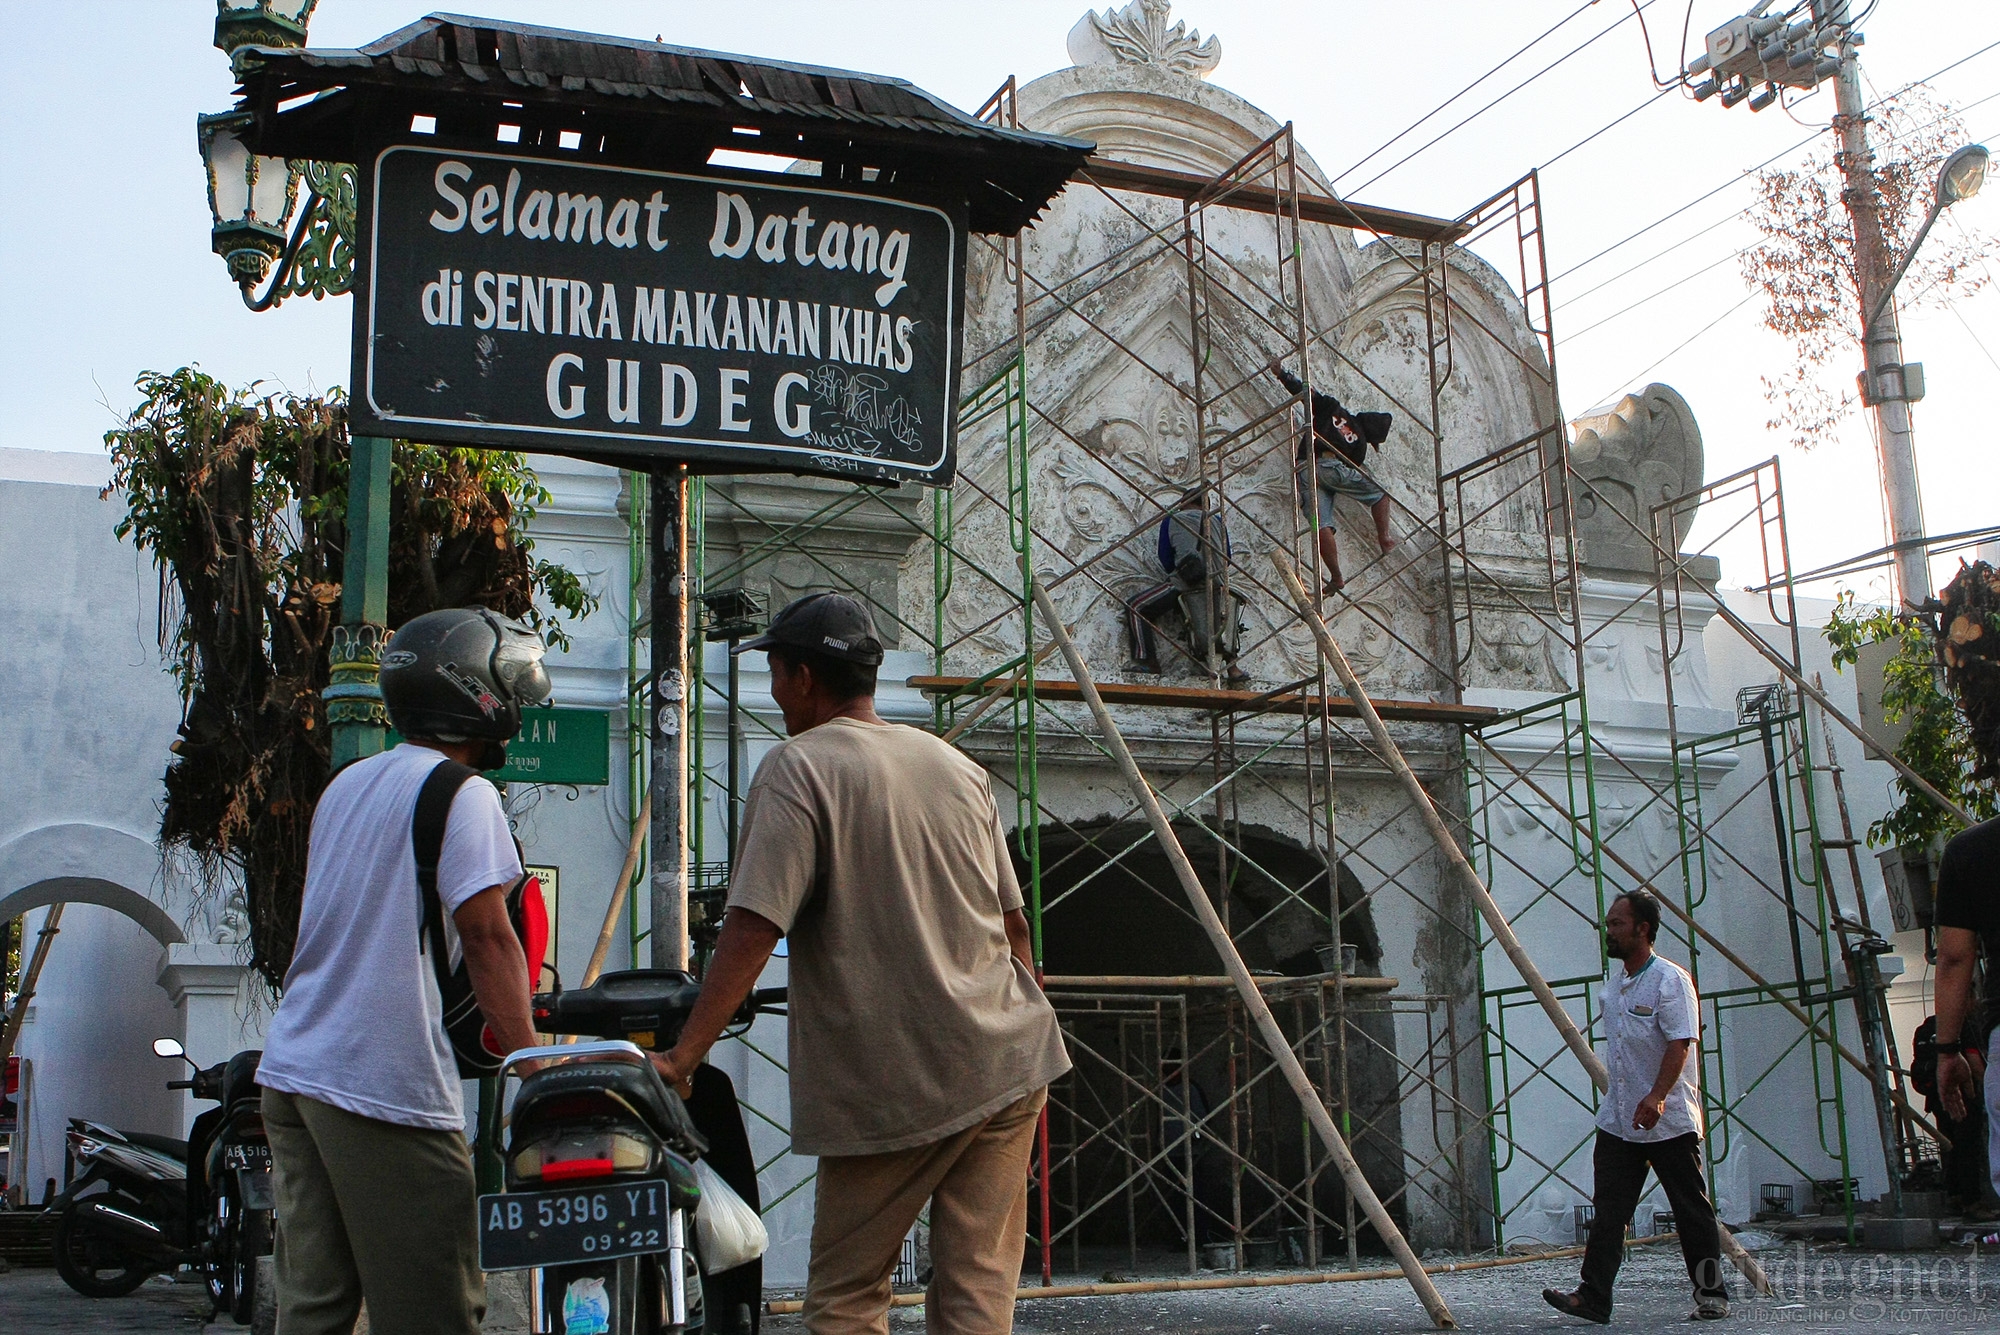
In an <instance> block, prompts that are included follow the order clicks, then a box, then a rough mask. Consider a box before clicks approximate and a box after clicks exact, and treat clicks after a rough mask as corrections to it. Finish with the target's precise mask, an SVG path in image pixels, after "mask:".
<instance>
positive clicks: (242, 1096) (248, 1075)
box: [222, 1048, 264, 1108]
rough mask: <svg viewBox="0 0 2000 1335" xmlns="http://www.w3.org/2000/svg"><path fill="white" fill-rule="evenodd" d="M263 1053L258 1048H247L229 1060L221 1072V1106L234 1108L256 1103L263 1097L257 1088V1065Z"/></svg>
mask: <svg viewBox="0 0 2000 1335" xmlns="http://www.w3.org/2000/svg"><path fill="white" fill-rule="evenodd" d="M263 1058H264V1053H263V1051H262V1050H261V1049H258V1048H249V1049H246V1050H245V1051H243V1052H239V1053H237V1054H236V1055H235V1056H234V1057H231V1058H230V1059H229V1064H228V1065H227V1066H225V1067H224V1068H223V1071H222V1106H223V1107H224V1108H234V1107H235V1106H236V1105H237V1104H239V1103H243V1102H246V1101H247V1102H253V1103H254V1102H256V1101H257V1100H259V1099H261V1098H262V1097H263V1094H262V1092H261V1091H260V1090H259V1089H258V1088H257V1063H258V1062H260V1061H262V1060H263Z"/></svg>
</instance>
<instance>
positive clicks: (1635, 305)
mask: <svg viewBox="0 0 2000 1335" xmlns="http://www.w3.org/2000/svg"><path fill="white" fill-rule="evenodd" d="M1749 250H1750V247H1749V246H1745V247H1744V248H1743V249H1742V250H1738V251H1735V252H1733V253H1731V254H1728V255H1724V256H1723V257H1722V258H1721V259H1719V260H1715V261H1713V262H1712V263H1709V264H1704V265H1702V266H1701V267H1700V268H1699V269H1696V270H1695V271H1694V272H1693V273H1691V274H1685V275H1683V276H1682V277H1680V278H1676V279H1675V280H1674V281H1673V282H1671V283H1668V284H1667V285H1666V286H1665V287H1663V288H1661V289H1659V290H1658V291H1657V292H1650V293H1648V294H1646V295H1645V296H1643V297H1641V298H1639V299H1638V300H1637V301H1635V302H1632V303H1631V304H1629V305H1626V306H1621V307H1619V308H1618V309H1617V310H1615V311H1613V312H1611V314H1609V315H1607V316H1604V317H1603V318H1601V319H1598V320H1593V321H1592V322H1591V323H1589V324H1587V325H1585V326H1584V327H1583V328H1581V329H1579V330H1577V331H1576V332H1575V333H1574V334H1564V335H1563V336H1562V337H1563V341H1564V342H1565V343H1567V342H1570V341H1571V340H1573V339H1579V338H1582V337H1583V336H1584V335H1585V334H1587V333H1589V332H1590V331H1591V330H1593V329H1596V328H1598V327H1600V326H1602V325H1607V324H1610V323H1611V322H1612V321H1613V320H1616V319H1617V318H1618V317H1619V316H1621V315H1625V314H1628V313H1629V312H1632V311H1636V310H1638V309H1639V308H1640V307H1641V306H1643V305H1645V304H1646V303H1647V302H1649V301H1654V300H1657V299H1658V298H1660V297H1664V296H1666V295H1667V293H1669V292H1672V291H1673V290H1674V289H1675V288H1678V287H1682V286H1685V285H1686V284H1688V283H1692V282H1693V281H1694V280H1695V279H1697V278H1699V277H1701V276H1702V275H1703V274H1705V273H1708V272H1710V271H1711V270H1714V269H1718V268H1720V267H1721V266H1723V265H1725V264H1727V263H1729V262H1730V261H1731V260H1734V259H1739V258H1741V257H1742V256H1743V255H1744V254H1746V253H1747V252H1748V251H1749Z"/></svg>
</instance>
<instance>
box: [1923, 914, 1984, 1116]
mask: <svg viewBox="0 0 2000 1335" xmlns="http://www.w3.org/2000/svg"><path fill="white" fill-rule="evenodd" d="M1978 952H1979V938H1978V937H1977V936H1976V935H1974V934H1973V932H1972V930H1971V929H1970V928H1966V927H1940V928H1938V934H1937V978H1936V981H1935V983H1934V984H1933V987H1932V996H1933V997H1935V998H1936V1005H1937V1053H1938V1069H1937V1085H1938V1097H1939V1099H1940V1100H1941V1101H1942V1102H1943V1104H1944V1110H1945V1112H1946V1113H1948V1114H1949V1115H1950V1116H1951V1119H1952V1120H1953V1121H1958V1120H1959V1119H1961V1118H1963V1117H1964V1116H1965V1096H1966V1094H1967V1092H1968V1091H1970V1090H1971V1089H1972V1088H1973V1079H1972V1068H1971V1066H1970V1064H1969V1063H1968V1062H1967V1061H1966V1060H1965V1057H1964V1055H1963V1054H1962V1053H1960V1052H1959V1050H1958V1045H1959V1044H1960V1043H1961V1042H1963V1041H1964V1038H1965V1015H1966V1012H1967V1011H1969V1010H1971V1009H1972V961H1973V959H1974V957H1975V956H1976V955H1977V954H1978Z"/></svg>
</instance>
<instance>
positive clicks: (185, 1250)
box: [53, 1038, 277, 1324]
mask: <svg viewBox="0 0 2000 1335" xmlns="http://www.w3.org/2000/svg"><path fill="white" fill-rule="evenodd" d="M153 1051H154V1053H156V1054H157V1055H159V1056H161V1057H170V1058H182V1059H185V1058H186V1056H187V1054H186V1053H185V1052H184V1051H183V1050H182V1048H181V1045H180V1044H179V1043H178V1042H176V1041H175V1040H173V1039H171V1038H162V1039H159V1040H157V1041H156V1042H155V1043H154V1044H153ZM262 1055H263V1054H262V1053H261V1052H258V1051H256V1050H254V1049H252V1050H248V1051H244V1052H239V1053H237V1054H236V1055H235V1056H234V1057H231V1058H230V1059H229V1060H228V1061H225V1062H218V1063H216V1064H215V1065H214V1066H211V1067H208V1068H207V1069H205V1070H204V1069H199V1068H197V1069H196V1071H195V1073H194V1075H193V1077H192V1078H190V1079H187V1080H170V1081H168V1082H167V1088H169V1089H185V1090H190V1091H192V1092H193V1094H194V1096H195V1097H196V1098H198V1099H212V1100H214V1101H215V1103H216V1105H217V1106H216V1107H213V1108H210V1109H208V1110H207V1111H206V1112H203V1113H202V1114H201V1115H200V1116H198V1117H196V1118H195V1120H194V1127H193V1129H192V1134H191V1136H190V1138H189V1139H188V1140H176V1139H174V1138H173V1137H171V1136H155V1135H149V1134H147V1133H145V1132H139V1131H119V1130H117V1129H115V1128H113V1127H109V1126H106V1125H104V1124H103V1123H101V1122H91V1121H86V1120H85V1119H83V1118H79V1117H73V1118H71V1119H70V1125H69V1153H70V1162H71V1177H70V1182H69V1186H68V1187H67V1188H66V1189H65V1190H64V1191H63V1193H62V1195H60V1196H58V1197H57V1198H56V1200H55V1202H54V1204H53V1208H54V1209H56V1210H58V1211H60V1215H59V1217H58V1218H57V1220H56V1235H55V1254H56V1272H57V1273H58V1274H60V1275H61V1276H62V1278H63V1282H64V1283H66V1284H68V1285H69V1286H70V1287H71V1288H72V1289H75V1290H76V1291H77V1292H78V1293H81V1294H84V1295H86V1296H88V1297H92V1298H113V1297H117V1296H119V1295H121V1294H126V1293H130V1292H132V1291H133V1290H134V1289H136V1288H138V1287H139V1286H140V1285H141V1284H143V1283H145V1282H146V1279H147V1277H148V1276H150V1275H155V1274H162V1273H168V1274H170V1273H172V1272H173V1271H175V1270H177V1269H179V1268H180V1267H181V1266H184V1265H192V1266H198V1267H200V1268H201V1271H202V1276H203V1280H204V1282H205V1283H206V1284H207V1287H208V1296H209V1302H210V1303H211V1304H212V1305H213V1307H214V1309H215V1311H217V1312H218V1313H220V1312H227V1313H228V1314H229V1315H230V1317H231V1318H232V1319H234V1320H235V1321H236V1322H238V1323H239V1324H248V1323H249V1320H250V1312H251V1308H252V1306H253V1304H254V1302H255V1298H256V1285H257V1258H258V1257H260V1256H268V1255H269V1254H270V1252H271V1214H272V1210H273V1209H274V1207H275V1206H276V1204H277V1201H276V1199H275V1195H274V1193H273V1189H272V1183H271V1147H270V1145H269V1144H268V1143H267V1142H266V1141H265V1139H264V1118H263V1114H262V1111H261V1110H260V1107H259V1102H258V1099H259V1095H258V1092H257V1062H258V1059H259V1058H260V1057H262ZM189 1064H190V1065H192V1064H193V1063H192V1062H190V1063H189ZM100 1188H101V1190H100Z"/></svg>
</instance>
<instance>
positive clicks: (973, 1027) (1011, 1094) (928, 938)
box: [658, 593, 1069, 1335]
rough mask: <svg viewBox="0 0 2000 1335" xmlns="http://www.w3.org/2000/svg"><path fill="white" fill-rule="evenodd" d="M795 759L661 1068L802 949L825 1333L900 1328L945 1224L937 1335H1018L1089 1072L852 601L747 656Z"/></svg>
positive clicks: (799, 986)
mask: <svg viewBox="0 0 2000 1335" xmlns="http://www.w3.org/2000/svg"><path fill="white" fill-rule="evenodd" d="M743 649H744V650H752V649H761V650H763V651H765V652H766V653H767V654H768V655H769V656H770V663H771V695H772V697H773V698H774V699H775V700H776V701H777V704H778V708H779V709H780V710H781V711H783V713H784V716H785V730H786V732H787V733H789V734H790V737H791V740H789V741H787V742H784V743H782V744H781V745H779V746H778V747H777V748H776V749H775V750H774V751H772V752H771V754H770V755H769V756H767V757H766V758H765V760H764V762H763V764H762V765H760V766H759V767H758V770H757V777H756V779H755V780H754V781H753V782H752V784H751V787H750V796H749V800H748V802H747V803H746V804H745V806H744V812H743V824H742V832H741V834H740V836H739V838H738V841H737V853H736V865H735V866H734V867H733V868H732V869H731V875H730V884H729V910H728V914H727V916H726V917H725V918H724V920H723V925H722V935H721V939H720V940H719V942H718V943H717V946H716V953H715V958H714V959H713V960H712V961H711V962H710V964H709V968H708V975H707V977H706V978H705V979H704V980H703V983H702V993H701V999H700V1001H699V1002H698V1003H697V1004H696V1007H695V1010H694V1014H693V1015H692V1016H691V1017H690V1018H689V1020H688V1023H687V1026H686V1028H685V1029H683V1030H682V1033H681V1037H680V1041H679V1042H678V1043H677V1044H676V1045H675V1047H674V1049H673V1050H672V1051H671V1052H669V1053H668V1054H666V1056H665V1057H664V1058H661V1059H658V1060H659V1061H660V1065H661V1070H662V1073H663V1074H664V1075H665V1076H666V1077H667V1079H669V1080H670V1081H673V1082H674V1083H676V1084H682V1083H683V1082H685V1081H686V1080H687V1079H688V1077H689V1076H690V1074H691V1073H692V1072H693V1071H694V1069H695V1067H696V1066H698V1065H699V1064H700V1062H701V1060H702V1057H703V1055H704V1054H705V1053H706V1052H707V1051H708V1049H709V1047H710V1045H712V1044H713V1043H714V1042H715V1040H716V1037H717V1036H718V1035H719V1034H721V1032H722V1030H723V1027H724V1025H726V1024H727V1023H728V1022H729V1019H730V1017H731V1016H732V1015H734V1014H735V1012H736V1009H737V1007H738V1006H739V1005H741V1004H742V1001H743V999H744V997H745V996H746V995H748V993H749V991H750V989H751V987H753V986H754V985H755V984H756V981H757V976H758V974H759V973H760V972H762V970H763V968H764V964H765V961H766V960H768V959H769V958H770V955H771V952H772V950H773V948H774V947H775V946H776V945H777V943H778V940H779V938H780V937H788V938H789V944H790V960H789V965H790V977H789V985H790V987H791V1003H790V1013H791V1020H790V1026H791V1030H790V1036H791V1045H790V1052H791V1090H792V1105H791V1106H792V1148H793V1149H794V1150H795V1151H796V1152H798V1153H800V1154H813V1155H818V1156H820V1159H819V1177H818V1184H817V1195H816V1199H815V1203H814V1209H813V1233H812V1260H811V1268H810V1270H809V1272H808V1275H807V1279H806V1297H805V1313H804V1316H805V1326H806V1329H807V1330H809V1331H811V1332H813V1335H834V1333H835V1332H838V1333H840V1335H846V1333H847V1332H857V1333H858V1332H866V1331H883V1330H886V1329H887V1325H886V1322H887V1312H888V1306H889V1284H890V1276H891V1273H892V1272H893V1271H894V1269H895V1265H896V1262H897V1259H898V1258H899V1256H900V1255H901V1251H902V1243H903V1238H904V1236H905V1235H906V1234H908V1232H909V1230H910V1226H911V1225H912V1224H914V1223H915V1222H916V1219H917V1214H918V1212H919V1211H920V1210H922V1209H923V1208H924V1205H925V1203H926V1201H928V1202H929V1204H930V1222H931V1259H932V1263H933V1272H932V1280H931V1285H930V1291H929V1295H928V1298H927V1304H928V1306H927V1309H926V1311H927V1314H928V1319H929V1322H930V1327H931V1329H932V1330H953V1331H960V1330H964V1331H974V1330H977V1331H1001V1330H1008V1329H1011V1328H1012V1324H1013V1309H1014V1290H1015V1287H1016V1285H1017V1284H1019V1282H1020V1277H1021V1254H1022V1249H1023V1244H1024V1242H1025V1239H1026V1224H1027V1205H1028V1157H1029V1150H1030V1147H1031V1146H1032V1144H1033V1141H1034V1135H1035V1129H1036V1126H1037V1124H1038V1120H1039V1116H1040V1113H1041V1110H1042V1107H1043V1104H1044V1102H1045V1100H1046V1098H1047V1090H1048V1084H1049V1081H1051V1080H1053V1079H1054V1078H1055V1077H1057V1076H1059V1075H1061V1074H1062V1073H1063V1072H1064V1071H1066V1070H1068V1069H1069V1058H1068V1056H1067V1054H1066V1053H1065V1052H1064V1051H1063V1044H1062V1037H1061V1035H1060V1033H1059V1032H1058V1030H1057V1027H1056V1018H1055V1012H1054V1010H1053V1009H1052V1008H1051V1007H1050V1006H1049V1003H1048V1000H1047V998H1045V997H1044V996H1043V995H1042V990H1041V988H1040V986H1039V985H1038V984H1037V982H1036V978H1035V968H1034V957H1033V953H1032V948H1031V946H1030V942H1029V929H1028V920H1027V918H1026V916H1025V915H1024V914H1023V913H1022V910H1021V891H1020V887H1019V885H1018V884H1017V883H1016V881H1015V878H1014V866H1013V861H1012V859H1011V858H1010V856H1009V854H1008V850H1007V843H1006V837H1005V835H1004V834H1003V833H1002V831H1001V828H1000V812H999V808H998V807H997V806H996V805H995V803H994V800H993V792H992V789H991V787H990V785H989V784H988V782H987V779H986V774H985V772H984V771H983V770H981V769H980V768H979V766H978V765H976V764H974V763H973V762H972V761H971V760H969V759H967V758H966V757H965V756H963V755H961V754H960V753H959V752H958V751H956V750H954V749H953V748H952V747H951V746H950V745H949V744H947V743H946V742H944V741H942V740H940V739H939V738H938V737H936V736H934V735H933V734H931V733H928V732H924V731H921V730H919V729H916V728H909V727H903V726H900V725H897V724H892V723H888V722H886V721H884V720H883V718H882V717H881V716H880V715H879V714H877V713H876V712H875V701H874V695H875V673H876V668H877V665H879V664H880V663H881V661H882V642H881V640H880V639H879V638H878V637H877V636H876V634H875V627H874V624H873V622H872V621H871V620H870V618H869V616H868V611H867V609H866V608H865V607H863V606H862V605H861V604H860V603H859V602H857V601H855V600H854V599H852V598H849V597H847V596H846V595H844V594H838V593H821V594H813V595H810V596H808V597H805V598H801V599H799V600H798V601H797V602H794V603H793V604H791V606H789V607H787V608H785V610H784V611H782V612H780V613H779V614H778V615H777V617H776V618H775V619H774V620H773V621H772V622H771V628H770V631H769V632H768V633H767V634H765V635H763V636H761V637H759V638H758V639H755V640H752V641H750V642H749V643H747V644H745V645H743Z"/></svg>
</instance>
